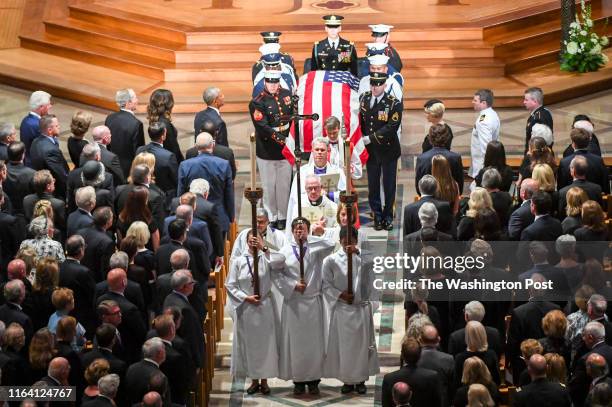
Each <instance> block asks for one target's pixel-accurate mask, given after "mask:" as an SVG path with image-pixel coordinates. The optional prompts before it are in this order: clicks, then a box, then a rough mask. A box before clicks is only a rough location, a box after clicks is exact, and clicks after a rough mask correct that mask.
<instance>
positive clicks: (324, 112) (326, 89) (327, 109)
mask: <svg viewBox="0 0 612 407" xmlns="http://www.w3.org/2000/svg"><path fill="white" fill-rule="evenodd" d="M333 86H334V84H333V83H332V82H323V91H322V92H321V96H322V98H321V102H323V103H322V107H321V116H322V117H321V118H320V119H319V120H322V122H324V121H325V120H327V118H328V117H329V116H331V114H332V98H333V95H332V88H333Z"/></svg>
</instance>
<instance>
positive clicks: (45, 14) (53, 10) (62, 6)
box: [9, 0, 94, 34]
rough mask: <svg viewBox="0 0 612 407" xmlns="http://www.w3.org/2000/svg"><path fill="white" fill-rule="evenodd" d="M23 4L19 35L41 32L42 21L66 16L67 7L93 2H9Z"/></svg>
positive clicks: (57, 0)
mask: <svg viewBox="0 0 612 407" xmlns="http://www.w3.org/2000/svg"><path fill="white" fill-rule="evenodd" d="M9 1H21V2H24V3H25V7H24V12H23V21H22V24H21V31H20V33H23V34H31V33H35V32H43V31H44V29H45V26H44V24H43V21H44V20H50V19H56V18H62V17H66V16H68V6H70V5H73V4H86V3H93V2H94V0H9Z"/></svg>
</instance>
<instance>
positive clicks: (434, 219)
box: [419, 202, 438, 228]
mask: <svg viewBox="0 0 612 407" xmlns="http://www.w3.org/2000/svg"><path fill="white" fill-rule="evenodd" d="M419 221H420V222H421V226H422V227H424V228H425V227H435V226H436V223H438V209H437V208H436V205H434V204H432V203H431V202H425V203H424V204H423V205H421V207H420V208H419Z"/></svg>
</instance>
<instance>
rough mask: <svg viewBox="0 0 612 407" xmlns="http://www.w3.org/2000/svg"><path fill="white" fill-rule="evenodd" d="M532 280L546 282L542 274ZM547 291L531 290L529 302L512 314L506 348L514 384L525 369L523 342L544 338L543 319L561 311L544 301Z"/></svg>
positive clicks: (507, 361)
mask: <svg viewBox="0 0 612 407" xmlns="http://www.w3.org/2000/svg"><path fill="white" fill-rule="evenodd" d="M531 279H532V280H533V281H534V282H537V283H544V282H546V278H545V277H544V276H542V275H541V274H537V273H536V274H534V275H532V276H531ZM544 294H545V290H541V289H536V288H534V286H532V287H531V288H530V289H529V296H530V297H529V301H528V302H527V303H525V304H523V305H520V306H518V307H516V308H514V310H512V313H511V314H510V318H511V319H510V328H509V330H508V341H507V347H506V368H508V367H509V366H510V365H512V376H513V378H514V381H513V382H514V383H518V382H519V375H520V373H521V372H522V371H523V370H524V369H525V362H524V361H523V360H522V359H521V351H520V346H521V342H523V340H525V339H529V338H543V337H544V331H543V330H542V318H543V317H544V315H546V314H547V313H548V312H549V311H552V310H556V309H559V306H558V305H556V304H553V303H552V302H549V301H544V300H543V296H544Z"/></svg>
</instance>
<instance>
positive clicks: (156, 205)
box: [115, 164, 166, 230]
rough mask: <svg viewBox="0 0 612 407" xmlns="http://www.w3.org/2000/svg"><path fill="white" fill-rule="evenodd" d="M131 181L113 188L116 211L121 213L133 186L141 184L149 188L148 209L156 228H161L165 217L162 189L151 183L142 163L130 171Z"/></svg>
mask: <svg viewBox="0 0 612 407" xmlns="http://www.w3.org/2000/svg"><path fill="white" fill-rule="evenodd" d="M131 176H132V183H130V184H125V185H120V186H119V187H117V188H116V190H115V193H116V195H115V210H116V213H121V210H122V209H123V207H124V206H125V201H127V198H128V196H129V194H130V192H131V191H132V190H133V189H134V187H136V186H138V185H141V186H144V187H146V188H147V189H148V190H149V202H148V205H149V209H150V210H151V214H152V215H153V221H154V222H155V223H156V225H157V229H158V230H162V228H163V227H164V219H165V218H166V209H165V205H166V197H165V196H164V193H163V191H161V190H160V189H159V188H158V187H157V186H155V185H154V184H151V173H150V170H149V167H147V166H146V165H144V164H140V165H136V166H135V167H134V170H133V171H132V174H131Z"/></svg>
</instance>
